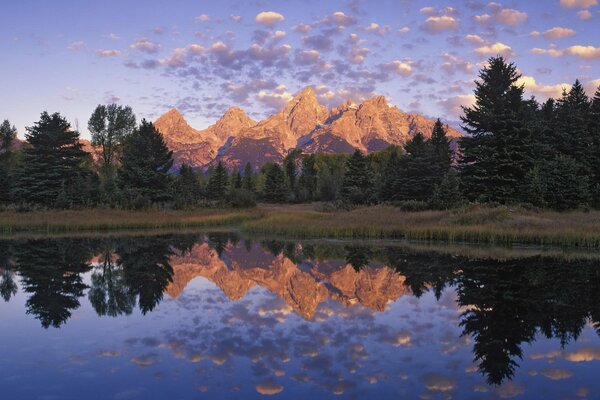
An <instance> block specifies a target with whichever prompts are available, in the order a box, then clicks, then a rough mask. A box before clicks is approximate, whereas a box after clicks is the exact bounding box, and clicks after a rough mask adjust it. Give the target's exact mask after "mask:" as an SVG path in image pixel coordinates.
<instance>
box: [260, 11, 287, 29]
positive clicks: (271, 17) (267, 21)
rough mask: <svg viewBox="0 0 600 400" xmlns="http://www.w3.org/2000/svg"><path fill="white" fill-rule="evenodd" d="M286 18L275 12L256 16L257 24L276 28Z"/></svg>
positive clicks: (261, 13) (265, 12) (266, 12)
mask: <svg viewBox="0 0 600 400" xmlns="http://www.w3.org/2000/svg"><path fill="white" fill-rule="evenodd" d="M284 19H285V18H284V16H283V15H281V14H279V13H278V12H275V11H263V12H260V13H258V14H257V15H256V22H258V23H259V24H263V25H266V26H274V25H275V24H277V23H278V22H281V21H283V20H284Z"/></svg>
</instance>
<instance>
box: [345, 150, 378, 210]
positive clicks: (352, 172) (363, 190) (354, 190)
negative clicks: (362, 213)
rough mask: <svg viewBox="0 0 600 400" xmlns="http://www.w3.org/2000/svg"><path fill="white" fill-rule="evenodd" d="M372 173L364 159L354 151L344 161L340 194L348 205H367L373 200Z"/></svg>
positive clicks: (358, 152)
mask: <svg viewBox="0 0 600 400" xmlns="http://www.w3.org/2000/svg"><path fill="white" fill-rule="evenodd" d="M372 175H373V173H372V171H371V166H370V164H369V163H368V162H367V159H366V157H365V156H364V155H363V154H362V153H361V152H360V150H355V151H354V154H352V156H351V157H350V158H349V159H348V161H346V172H345V174H344V180H343V181H342V188H341V191H340V194H341V196H342V199H343V200H344V201H345V202H346V203H349V204H367V203H369V202H371V201H372V200H373V196H372V195H373V176H372Z"/></svg>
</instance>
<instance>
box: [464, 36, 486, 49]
mask: <svg viewBox="0 0 600 400" xmlns="http://www.w3.org/2000/svg"><path fill="white" fill-rule="evenodd" d="M465 40H466V41H467V42H470V43H474V44H477V45H480V46H481V45H484V44H486V41H485V40H483V39H482V38H481V36H479V35H471V34H470V35H466V36H465Z"/></svg>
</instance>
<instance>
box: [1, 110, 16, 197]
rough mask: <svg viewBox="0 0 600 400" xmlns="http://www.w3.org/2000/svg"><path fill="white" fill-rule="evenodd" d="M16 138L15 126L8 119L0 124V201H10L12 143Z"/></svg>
mask: <svg viewBox="0 0 600 400" xmlns="http://www.w3.org/2000/svg"><path fill="white" fill-rule="evenodd" d="M16 139H17V128H15V127H14V126H11V125H10V122H9V121H8V120H4V122H2V124H0V203H8V202H10V195H11V188H12V179H11V172H12V171H11V170H12V164H13V149H12V147H13V143H14V142H15V140H16Z"/></svg>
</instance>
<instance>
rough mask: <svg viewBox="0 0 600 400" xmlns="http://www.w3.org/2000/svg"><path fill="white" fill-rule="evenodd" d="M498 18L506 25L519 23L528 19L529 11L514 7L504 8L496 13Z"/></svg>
mask: <svg viewBox="0 0 600 400" xmlns="http://www.w3.org/2000/svg"><path fill="white" fill-rule="evenodd" d="M496 20H497V21H498V22H500V23H501V24H505V25H511V26H514V25H519V24H522V23H524V22H525V21H527V13H526V12H522V11H518V10H514V9H512V8H504V9H502V10H500V12H498V13H497V14H496Z"/></svg>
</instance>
